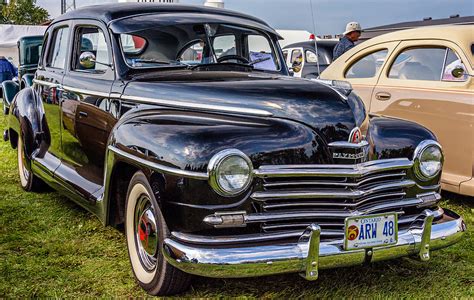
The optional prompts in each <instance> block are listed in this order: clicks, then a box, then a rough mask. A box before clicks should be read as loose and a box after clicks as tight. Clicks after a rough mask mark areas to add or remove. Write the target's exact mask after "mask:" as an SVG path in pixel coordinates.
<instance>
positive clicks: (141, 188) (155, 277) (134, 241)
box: [125, 171, 191, 296]
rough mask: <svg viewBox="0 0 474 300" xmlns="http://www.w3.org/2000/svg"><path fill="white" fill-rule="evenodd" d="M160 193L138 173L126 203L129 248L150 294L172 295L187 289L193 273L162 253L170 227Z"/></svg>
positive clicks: (136, 273) (138, 276)
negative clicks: (154, 190) (173, 263)
mask: <svg viewBox="0 0 474 300" xmlns="http://www.w3.org/2000/svg"><path fill="white" fill-rule="evenodd" d="M157 197H158V198H159V195H158V196H156V197H155V193H154V192H153V190H152V189H151V186H150V184H149V183H148V179H147V178H146V176H145V175H144V174H143V172H140V171H139V172H137V173H135V175H134V176H133V177H132V179H131V180H130V184H129V187H128V192H127V201H126V204H125V235H126V241H127V248H128V254H129V259H130V264H131V266H132V270H133V274H134V276H135V279H136V280H137V282H138V284H139V285H140V286H141V287H142V288H143V289H145V290H146V291H147V292H148V293H149V294H151V295H163V296H164V295H173V294H177V293H180V292H183V291H185V290H186V289H188V287H189V285H190V280H191V275H189V274H186V273H184V272H182V271H180V270H178V269H176V268H175V267H173V266H171V265H170V264H169V263H168V262H166V260H165V259H164V257H163V254H162V249H163V240H164V239H165V238H166V237H167V236H169V231H168V227H167V226H166V222H165V221H164V218H163V215H162V213H161V210H160V207H159V205H158V202H157V199H156V198H157ZM158 200H159V199H158Z"/></svg>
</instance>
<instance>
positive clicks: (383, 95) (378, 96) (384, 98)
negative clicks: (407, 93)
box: [375, 92, 392, 101]
mask: <svg viewBox="0 0 474 300" xmlns="http://www.w3.org/2000/svg"><path fill="white" fill-rule="evenodd" d="M375 98H376V99H377V100H380V101H387V100H390V98H392V95H390V93H387V92H378V93H377V94H375Z"/></svg>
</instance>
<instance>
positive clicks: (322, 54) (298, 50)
mask: <svg viewBox="0 0 474 300" xmlns="http://www.w3.org/2000/svg"><path fill="white" fill-rule="evenodd" d="M336 44H337V41H335V40H322V41H317V42H316V43H315V42H314V41H306V42H301V43H295V44H291V45H287V46H285V47H284V48H283V55H284V57H285V61H286V64H287V66H288V68H291V69H292V73H293V76H294V77H301V78H308V79H315V78H318V77H319V74H320V72H322V71H324V70H325V69H326V68H327V67H328V66H329V65H330V64H331V63H332V61H333V59H332V52H333V50H334V47H336ZM316 47H317V48H318V50H317V51H316Z"/></svg>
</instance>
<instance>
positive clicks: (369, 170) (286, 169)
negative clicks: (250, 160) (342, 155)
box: [254, 158, 413, 178]
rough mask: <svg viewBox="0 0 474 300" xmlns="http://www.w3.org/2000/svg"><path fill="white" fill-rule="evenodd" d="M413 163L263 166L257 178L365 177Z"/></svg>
mask: <svg viewBox="0 0 474 300" xmlns="http://www.w3.org/2000/svg"><path fill="white" fill-rule="evenodd" d="M412 166H413V162H412V161H410V160H409V159H407V158H397V159H382V160H372V161H368V162H364V163H360V164H355V165H278V166H271V165H268V166H261V167H260V168H258V169H257V170H255V172H254V173H255V176H256V177H260V178H266V177H311V176H324V177H356V178H358V177H363V176H366V175H370V174H373V173H378V172H383V171H391V170H399V169H409V168H411V167H412Z"/></svg>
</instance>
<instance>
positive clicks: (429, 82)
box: [370, 40, 474, 192]
mask: <svg viewBox="0 0 474 300" xmlns="http://www.w3.org/2000/svg"><path fill="white" fill-rule="evenodd" d="M466 62H468V61H467V60H466V57H465V56H464V54H463V53H462V50H461V49H460V48H459V47H458V46H457V45H456V44H454V43H452V42H448V41H441V40H416V41H404V42H402V43H401V44H400V45H399V47H398V48H397V50H396V51H395V53H394V55H392V56H391V58H390V60H389V61H388V63H387V64H386V68H385V70H384V72H382V75H381V77H380V79H379V82H378V85H377V87H376V88H375V90H374V93H373V97H372V105H371V108H370V112H371V113H375V114H381V115H386V116H393V117H397V118H402V119H407V120H411V121H414V122H417V123H419V124H421V125H424V126H426V127H428V128H429V129H430V130H431V131H433V132H434V133H435V135H436V136H437V137H438V139H439V141H440V143H441V145H442V146H443V150H444V153H445V164H444V168H443V178H442V182H443V188H445V189H446V190H449V191H453V192H459V185H460V183H461V182H463V181H466V180H469V179H471V177H472V165H473V162H472V149H473V147H474V144H473V143H474V141H473V139H472V130H473V129H472V124H473V120H472V119H473V116H472V114H470V113H469V112H470V111H471V109H472V105H473V99H474V92H473V91H472V90H469V85H470V84H471V81H472V77H469V76H463V77H462V78H458V79H457V78H453V77H452V76H451V74H450V71H449V68H450V65H453V64H454V65H462V66H463V67H464V68H468V69H467V71H468V72H470V73H471V74H472V69H470V68H471V65H470V64H469V63H466Z"/></svg>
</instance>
